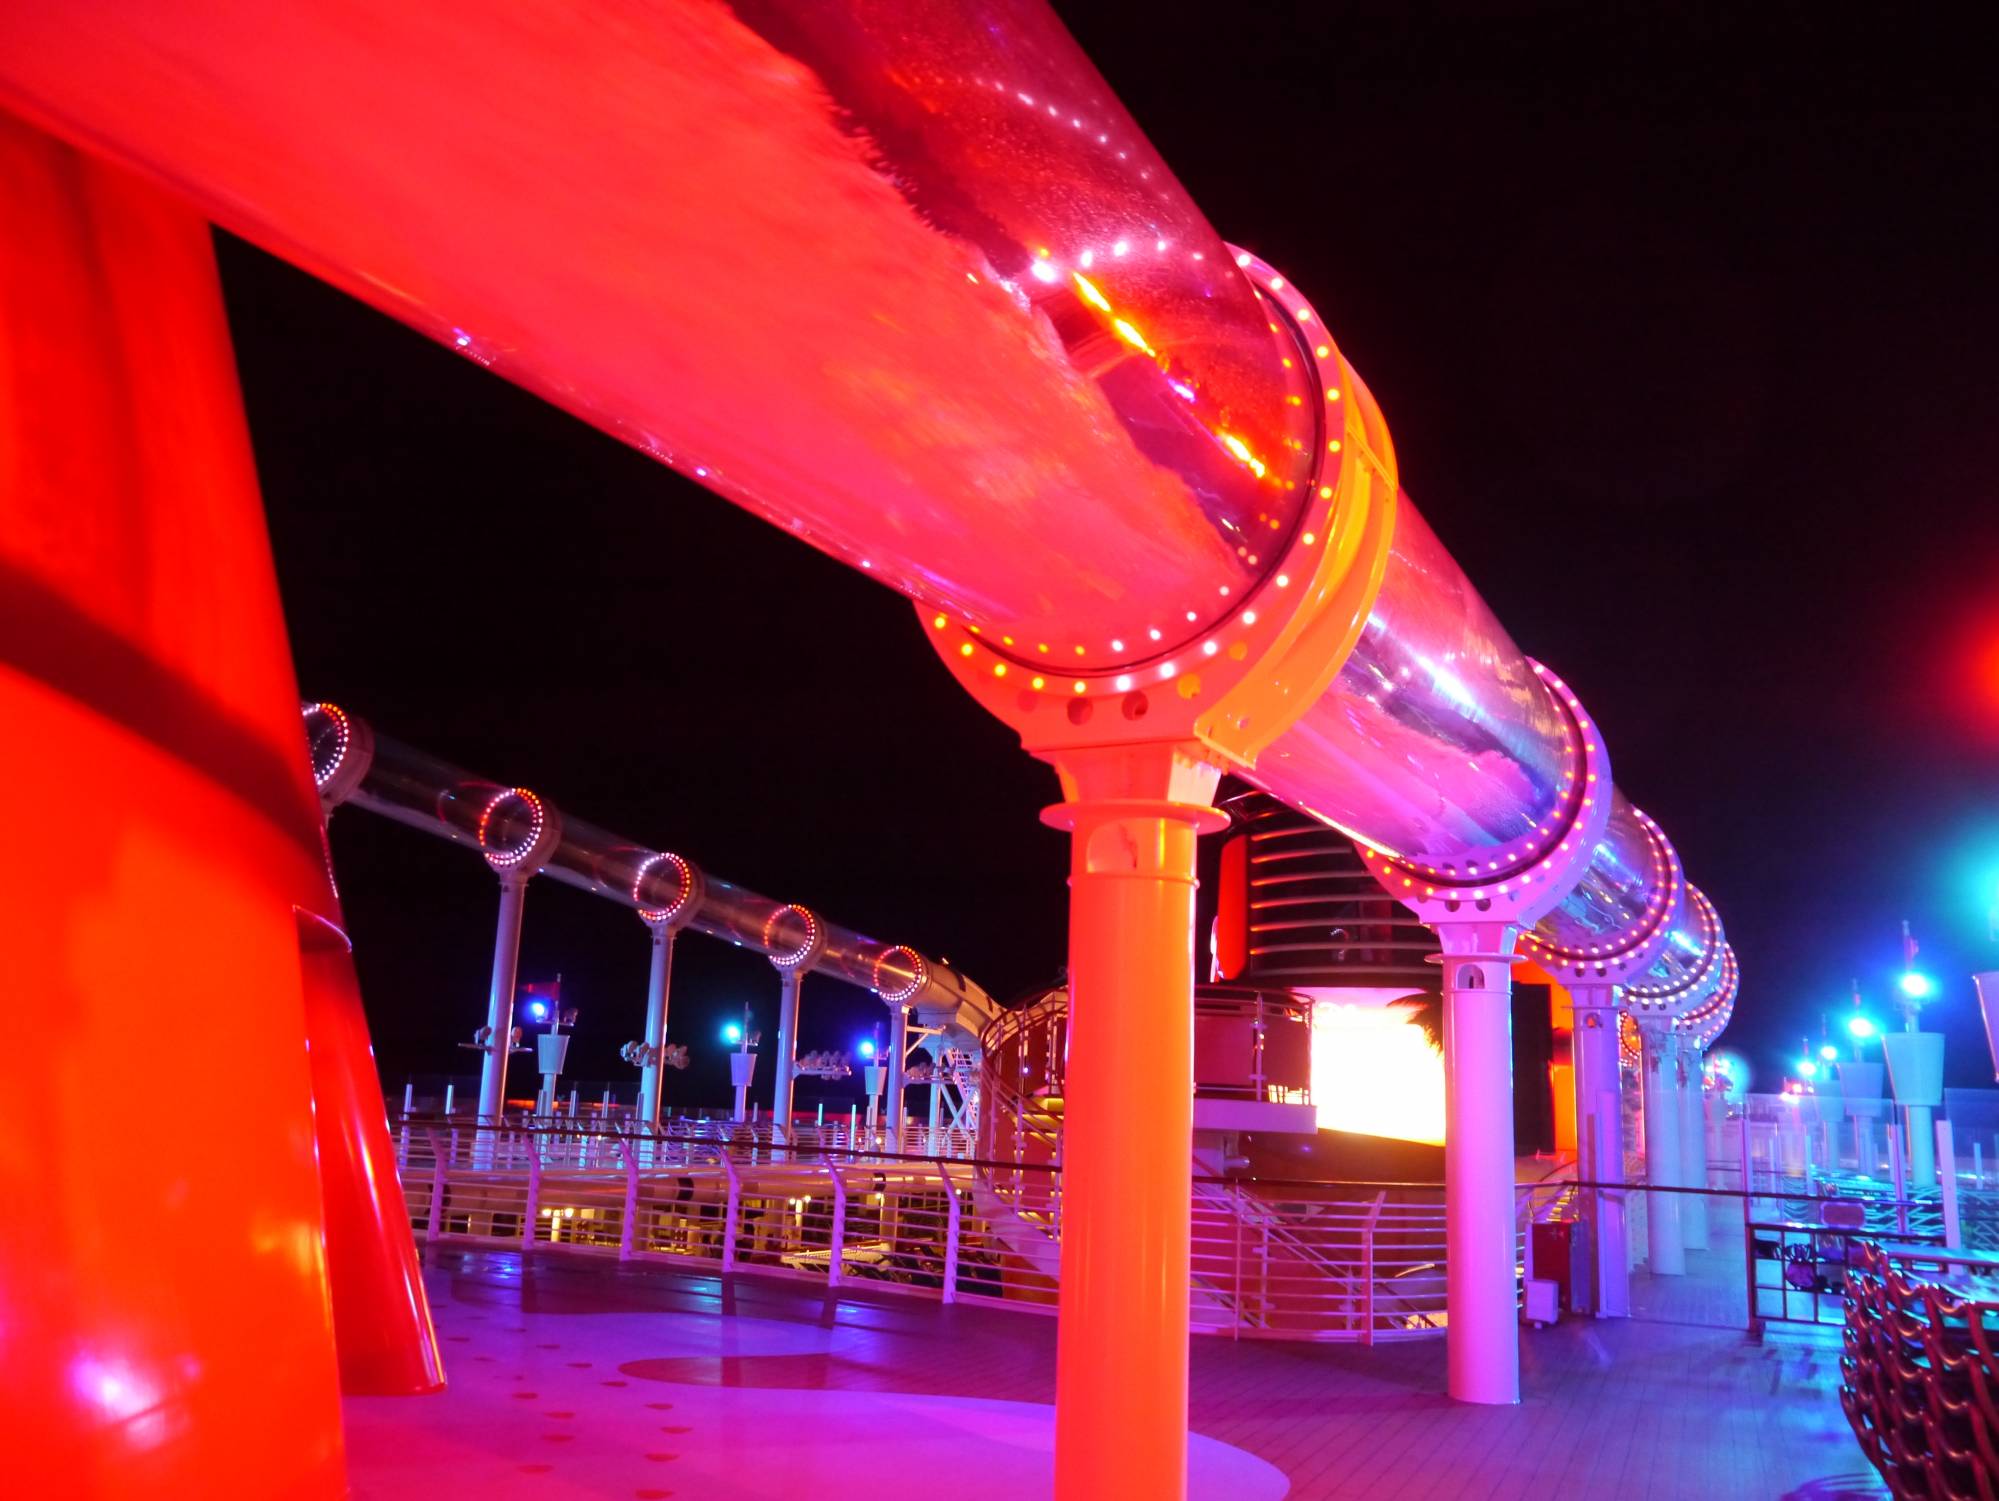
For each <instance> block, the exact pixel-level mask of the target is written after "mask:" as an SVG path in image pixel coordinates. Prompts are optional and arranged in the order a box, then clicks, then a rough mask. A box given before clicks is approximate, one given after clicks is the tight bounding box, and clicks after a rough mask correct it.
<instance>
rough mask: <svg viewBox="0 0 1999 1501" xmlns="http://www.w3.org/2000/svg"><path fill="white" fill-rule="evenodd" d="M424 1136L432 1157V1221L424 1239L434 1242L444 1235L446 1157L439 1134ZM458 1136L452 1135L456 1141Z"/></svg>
mask: <svg viewBox="0 0 1999 1501" xmlns="http://www.w3.org/2000/svg"><path fill="white" fill-rule="evenodd" d="M423 1134H424V1135H425V1136H427V1137H429V1138H430V1156H431V1162H432V1167H431V1173H430V1213H429V1214H428V1215H427V1216H426V1218H427V1219H428V1220H429V1221H430V1228H429V1229H428V1230H426V1231H425V1232H424V1239H425V1240H427V1241H432V1242H434V1241H436V1240H437V1238H438V1237H439V1236H441V1235H443V1234H444V1186H445V1178H444V1168H445V1156H444V1149H443V1148H442V1147H441V1146H440V1145H439V1144H438V1140H437V1133H436V1132H435V1131H425V1132H424V1133H423ZM457 1134H458V1133H457V1132H455V1131H454V1132H453V1133H452V1136H453V1138H454V1139H456V1137H457Z"/></svg>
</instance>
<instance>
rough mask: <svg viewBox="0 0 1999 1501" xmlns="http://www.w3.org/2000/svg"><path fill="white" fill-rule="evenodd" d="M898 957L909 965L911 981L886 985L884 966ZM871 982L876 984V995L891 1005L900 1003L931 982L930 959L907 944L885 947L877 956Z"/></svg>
mask: <svg viewBox="0 0 1999 1501" xmlns="http://www.w3.org/2000/svg"><path fill="white" fill-rule="evenodd" d="M897 957H900V958H901V959H902V960H903V961H904V962H906V963H907V965H908V967H909V982H908V983H907V984H904V985H897V986H893V987H889V986H884V985H883V984H882V966H883V965H884V964H887V963H888V962H889V961H890V960H891V959H895V958H897ZM871 983H872V984H873V985H874V991H875V994H876V995H878V996H880V997H881V998H882V999H883V1000H885V1001H887V1002H888V1003H889V1004H890V1005H891V1006H896V1005H900V1004H901V1003H902V1002H904V1001H906V1000H908V999H909V998H910V997H911V996H913V995H915V994H916V993H917V992H918V991H919V990H921V989H923V987H924V986H925V985H927V984H929V983H930V964H929V961H928V960H926V959H925V958H924V957H923V956H922V955H921V954H919V953H917V952H916V950H915V949H913V948H910V947H909V946H908V945H907V944H902V943H898V944H896V945H894V946H893V947H891V948H886V949H883V950H882V951H881V952H880V953H879V954H877V955H876V956H875V962H874V967H873V970H872V981H871Z"/></svg>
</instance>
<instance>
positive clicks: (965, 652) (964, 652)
mask: <svg viewBox="0 0 1999 1501" xmlns="http://www.w3.org/2000/svg"><path fill="white" fill-rule="evenodd" d="M971 654H972V643H971V642H969V641H967V642H966V643H965V644H964V645H963V646H961V647H959V648H958V655H959V656H961V657H969V656H970V655H971Z"/></svg>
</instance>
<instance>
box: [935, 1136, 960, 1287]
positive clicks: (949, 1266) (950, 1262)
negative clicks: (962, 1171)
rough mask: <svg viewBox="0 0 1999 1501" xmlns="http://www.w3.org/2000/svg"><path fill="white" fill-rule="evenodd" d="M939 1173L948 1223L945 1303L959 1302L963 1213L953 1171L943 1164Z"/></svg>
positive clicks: (939, 1168)
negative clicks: (959, 1239)
mask: <svg viewBox="0 0 1999 1501" xmlns="http://www.w3.org/2000/svg"><path fill="white" fill-rule="evenodd" d="M938 1172H939V1173H940V1174H941V1175H942V1177H943V1179H944V1208H945V1213H946V1214H947V1215H948V1217H949V1218H948V1221H947V1223H946V1227H945V1230H944V1301H945V1302H946V1303H955V1302H957V1301H958V1237H959V1233H960V1231H959V1221H960V1219H961V1218H962V1215H963V1211H962V1210H961V1209H960V1208H959V1206H958V1185H957V1184H955V1183H953V1182H952V1181H951V1170H950V1169H949V1168H948V1167H946V1166H944V1165H943V1164H942V1163H939V1164H938Z"/></svg>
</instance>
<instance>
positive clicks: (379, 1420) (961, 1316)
mask: <svg viewBox="0 0 1999 1501" xmlns="http://www.w3.org/2000/svg"><path fill="white" fill-rule="evenodd" d="M1716 1260H1717V1263H1718V1262H1719V1260H1720V1258H1718V1257H1717V1258H1716ZM1717 1270H1719V1267H1718V1266H1717ZM428 1280H429V1286H430V1290H431V1295H432V1297H433V1299H434V1300H435V1305H436V1310H437V1318H438V1322H439V1325H440V1327H441V1329H442V1331H443V1333H444V1336H445V1341H446V1342H445V1347H444V1348H445V1358H446V1360H447V1362H448V1363H449V1366H450V1377H451V1386H450V1389H449V1390H448V1391H447V1392H446V1393H445V1394H444V1395H442V1396H437V1397H419V1398H355V1399H350V1400H349V1401H348V1403H347V1418H348V1444H349V1451H350V1456H351V1458H350V1464H351V1468H352V1474H353V1479H354V1493H355V1495H356V1496H357V1497H360V1498H363V1501H368V1498H376V1497H380V1498H388V1497H403V1496H408V1495H415V1494H438V1493H439V1490H440V1487H443V1488H445V1489H448V1490H449V1491H451V1492H453V1493H456V1494H463V1495H475V1494H483V1495H495V1496H511V1495H519V1496H537V1497H583V1496H593V1497H594V1496H609V1497H634V1498H642V1497H668V1496H678V1497H682V1498H701V1501H710V1498H715V1501H722V1498H730V1497H757V1498H764V1497H770V1498H775V1497H791V1496H798V1495H803V1494H808V1493H813V1494H828V1495H838V1494H860V1493H863V1492H874V1491H889V1492H896V1491H902V1490H907V1489H910V1488H911V1487H917V1486H929V1485H933V1484H934V1485H935V1486H936V1487H938V1488H940V1489H941V1490H942V1492H943V1493H945V1494H949V1495H951V1496H953V1497H954V1498H966V1501H973V1498H987V1497H991V1498H1001V1497H1005V1498H1008V1501H1018V1498H1024V1497H1031V1496H1036V1495H1045V1494H1046V1493H1047V1486H1048V1476H1049V1473H1050V1464H1049V1450H1048V1445H1049V1441H1050V1435H1051V1431H1052V1409H1051V1408H1050V1407H1049V1406H1048V1405H1047V1404H1048V1403H1050V1402H1051V1400H1052V1399H1053V1396H1054V1369H1055V1339H1054V1336H1055V1325H1054V1322H1053V1320H1051V1319H1048V1318H1045V1317H1038V1316H1035V1315H1032V1314H1016V1313H1009V1312H1006V1311H1002V1310H995V1309H990V1308H972V1307H962V1306H961V1307H948V1308H947V1307H941V1306H939V1305H937V1304H934V1303H929V1302H923V1301H918V1300H916V1299H912V1298H905V1297H901V1296H898V1295H895V1294H892V1293H881V1292H869V1291H865V1290H853V1289H846V1290H842V1293H841V1296H840V1297H839V1298H838V1299H837V1301H836V1300H834V1299H830V1298H828V1297H826V1296H825V1295H824V1292H823V1290H822V1289H818V1288H808V1287H804V1286H801V1285H796V1284H791V1283H786V1282H779V1281H770V1280H763V1279H759V1278H756V1277H753V1276H738V1277H737V1278H736V1279H735V1282H734V1286H733V1287H732V1288H731V1287H725V1286H724V1285H723V1284H722V1282H721V1281H720V1279H718V1278H716V1277H713V1276H690V1275H688V1274H686V1273H683V1272H679V1271H674V1270H660V1269H656V1268H651V1267H647V1268H644V1269H636V1270H635V1269H618V1268H614V1267H611V1266H609V1265H607V1264H605V1263H603V1262H601V1261H584V1260H580V1259H569V1258H566V1257H564V1256H562V1255H561V1254H559V1253H557V1254H549V1253H542V1254H540V1255H538V1256H537V1257H536V1258H535V1259H534V1261H533V1263H532V1264H531V1265H530V1266H528V1267H527V1268H525V1269H523V1267H522V1264H521V1258H520V1257H519V1256H517V1255H511V1254H508V1255H499V1254H484V1253H478V1254H460V1253H450V1252H446V1253H442V1254H435V1255H434V1256H433V1265H432V1267H431V1269H430V1271H429V1274H428ZM1521 1350H1522V1367H1523V1368H1522V1385H1523V1388H1524V1390H1525V1393H1526V1399H1525V1400H1524V1401H1523V1402H1522V1404H1521V1405H1520V1406H1519V1407H1517V1408H1470V1407H1459V1406H1454V1405H1452V1404H1450V1403H1449V1402H1447V1401H1446V1400H1445V1399H1444V1398H1443V1397H1442V1396H1441V1395H1440V1393H1441V1391H1442V1388H1443V1357H1444V1348H1443V1345H1442V1344H1441V1343H1434V1342H1433V1343H1423V1344H1404V1345H1392V1346H1382V1347H1377V1348H1374V1349H1361V1348H1358V1347H1353V1346H1325V1345H1321V1346H1311V1345H1291V1344H1276V1343H1269V1342H1253V1341H1244V1342H1241V1343H1234V1342H1229V1341H1226V1340H1221V1339H1210V1338H1201V1339H1196V1340H1195V1341H1194V1346H1193V1414H1192V1416H1193V1427H1194V1431H1195V1434H1196V1436H1197V1437H1196V1439H1195V1443H1194V1461H1193V1482H1194V1483H1193V1487H1192V1494H1193V1495H1194V1496H1196V1497H1202V1496H1207V1497H1226V1498H1227V1501H1260V1498H1270V1501H1275V1498H1276V1497H1278V1496H1288V1497H1290V1498H1292V1501H1308V1498H1320V1497H1363V1496H1365V1497H1396V1498H1408V1501H1420V1498H1438V1501H1442V1498H1452V1501H1456V1498H1472V1497H1480V1498H1488V1497H1489V1498H1495V1501H1497V1498H1503V1497H1518V1498H1537V1497H1544V1496H1568V1497H1599V1496H1601V1497H1613V1496H1614V1497H1634V1498H1643V1497H1651V1498H1674V1501H1679V1498H1695V1497H1698V1498H1731V1497H1741V1498H1756V1501H1772V1498H1778V1497H1786V1498H1800V1501H1802V1498H1813V1501H1833V1498H1860V1497H1876V1496H1881V1495H1885V1492H1884V1491H1882V1490H1881V1488H1880V1487H1879V1485H1878V1484H1877V1483H1876V1482H1875V1480H1874V1477H1873V1473H1872V1471H1870V1470H1869V1469H1868V1468H1867V1467H1866V1465H1865V1462H1864V1461H1863V1460H1862V1459H1861V1457H1860V1454H1859V1452H1858V1449H1857V1448H1856V1446H1855V1444H1854V1442H1853V1439H1852V1436H1851V1434H1850V1433H1849V1432H1848V1431H1847V1428H1846V1424H1845V1420H1844V1419H1843V1418H1842V1417H1841V1415H1840V1412H1839V1408H1838V1404H1837V1399H1836V1396H1835V1392H1836V1389H1837V1385H1838V1371H1837V1363H1836V1350H1835V1348H1834V1347H1833V1346H1832V1345H1831V1344H1829V1343H1819V1342H1814V1343H1797V1342H1778V1341H1774V1340H1773V1341H1772V1342H1771V1343H1768V1344H1765V1345H1757V1344H1753V1343H1751V1342H1749V1341H1748V1340H1747V1339H1746V1338H1745V1337H1744V1336H1743V1335H1742V1334H1741V1333H1740V1332H1739V1331H1734V1330H1718V1329H1711V1328H1698V1327H1686V1326H1675V1325H1662V1324H1653V1323H1643V1322H1636V1321H1620V1322H1604V1321H1594V1320H1569V1321H1566V1322H1564V1323H1563V1324H1560V1325H1558V1326H1557V1327H1555V1328H1553V1329H1550V1330H1545V1331H1527V1332H1525V1333H1524V1334H1523V1342H1522V1347H1521ZM1272 1467H1274V1469H1273V1468H1272ZM1277 1472H1281V1474H1280V1473H1277ZM447 1477H448V1478H447ZM926 1477H927V1478H926ZM1287 1486H1288V1488H1287Z"/></svg>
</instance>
